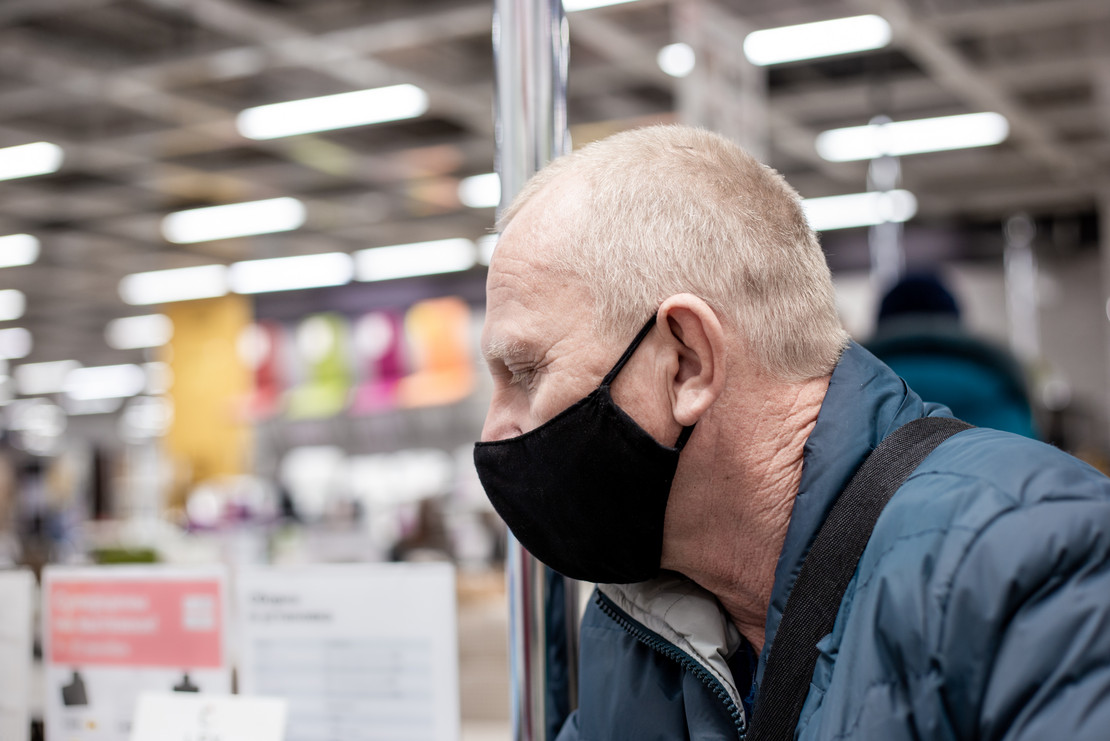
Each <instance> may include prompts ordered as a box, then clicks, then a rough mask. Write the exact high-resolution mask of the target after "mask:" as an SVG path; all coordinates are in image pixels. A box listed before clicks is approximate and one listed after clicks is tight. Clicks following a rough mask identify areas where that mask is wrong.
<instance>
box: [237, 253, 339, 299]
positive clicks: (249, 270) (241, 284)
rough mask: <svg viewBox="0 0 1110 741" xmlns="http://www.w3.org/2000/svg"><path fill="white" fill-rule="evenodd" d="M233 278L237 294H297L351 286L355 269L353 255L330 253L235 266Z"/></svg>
mask: <svg viewBox="0 0 1110 741" xmlns="http://www.w3.org/2000/svg"><path fill="white" fill-rule="evenodd" d="M230 275H231V290H233V291H235V292H236V293H268V292H270V291H296V290H300V289H302V288H320V287H322V286H341V285H343V284H344V283H349V282H350V280H351V278H352V276H353V275H354V265H353V263H352V261H351V256H350V255H348V254H346V253H343V252H328V253H324V254H321V255H298V256H296V257H272V258H269V259H266V260H246V261H244V262H237V263H235V264H234V265H232V266H231V274H230Z"/></svg>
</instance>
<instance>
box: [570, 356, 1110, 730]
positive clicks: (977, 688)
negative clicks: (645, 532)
mask: <svg viewBox="0 0 1110 741" xmlns="http://www.w3.org/2000/svg"><path fill="white" fill-rule="evenodd" d="M946 413H947V412H946V410H945V409H944V408H943V407H937V406H935V405H930V404H925V403H923V402H922V401H921V399H920V398H919V397H918V396H917V395H916V394H914V393H913V392H912V391H910V390H908V389H907V388H906V386H905V384H904V383H902V381H901V380H900V379H899V378H898V377H897V376H896V375H894V374H893V372H891V371H890V370H889V369H888V368H887V367H886V366H884V365H883V364H882V363H880V362H879V361H878V360H876V359H875V358H874V357H873V356H871V355H870V354H869V353H868V352H867V351H866V350H864V349H862V348H861V347H859V346H858V345H855V344H853V345H852V346H850V347H849V348H848V350H847V351H846V352H845V354H844V356H843V358H842V359H841V362H840V364H839V365H838V367H837V369H836V371H835V372H834V374H833V376H832V380H831V382H830V386H829V391H828V394H827V396H826V398H825V401H824V404H823V406H822V408H821V412H820V415H819V417H818V420H817V424H816V426H815V428H814V430H813V432H812V434H811V435H810V438H809V440H808V442H807V443H806V447H805V465H804V468H803V473H802V481H801V486H800V489H799V493H798V497H797V500H796V501H795V504H794V510H793V513H792V516H791V521H790V526H789V529H788V532H787V535H786V541H785V544H784V546H783V550H782V554H781V556H780V558H779V562H778V566H777V569H776V572H775V583H774V589H773V593H772V599H771V605H770V608H769V611H768V615H767V629H766V642H765V645H766V646H769V647H771V650H772V651H773V650H774V639H775V633H776V631H777V629H778V625H779V620H780V618H781V616H782V609H783V606H784V605H785V603H786V598H787V596H788V595H789V593H790V590H791V588H792V587H793V584H794V580H795V578H796V577H797V574H798V570H799V568H800V567H801V563H802V560H803V559H804V557H805V554H806V552H807V550H808V548H809V546H810V544H811V542H812V540H813V538H814V537H815V535H816V532H817V529H818V527H819V526H820V524H821V522H822V521H823V520H824V518H825V516H826V514H827V513H828V511H829V509H830V508H831V506H832V503H833V501H834V500H835V499H836V496H837V494H838V493H839V492H840V491H841V489H842V488H843V487H844V486H845V484H846V483H847V481H848V479H849V478H850V477H851V475H852V473H853V472H854V471H855V469H856V467H857V466H858V465H859V464H860V463H861V462H862V460H863V459H864V457H866V455H867V454H868V453H869V452H870V451H871V450H872V449H874V448H875V447H876V446H877V445H878V444H879V442H880V441H881V440H882V439H883V438H884V437H885V436H886V435H888V434H889V433H890V432H892V431H893V430H895V429H896V428H897V427H899V426H900V425H902V424H904V423H906V422H908V421H910V420H912V419H916V418H918V417H922V416H928V415H936V414H946ZM737 537H738V538H742V537H743V533H737ZM581 640H582V642H581V678H580V691H579V709H578V710H577V711H576V712H575V714H574V715H572V716H571V717H570V719H569V720H568V721H567V723H566V725H565V726H564V727H563V729H562V732H561V733H560V734H559V741H572V740H573V739H583V740H584V741H612V740H614V739H636V740H637V741H646V740H648V739H684V738H691V739H737V738H743V737H744V735H745V733H746V730H747V724H748V719H747V715H746V713H745V711H744V709H743V708H744V704H743V702H742V698H741V696H740V691H739V690H738V688H737V683H736V682H734V681H733V677H732V673H731V671H730V669H729V664H728V663H727V662H726V659H727V657H729V656H732V655H733V654H734V652H736V651H738V650H739V649H740V648H742V647H743V646H742V643H743V639H742V638H741V637H740V636H739V634H738V633H737V631H736V629H735V627H733V625H732V623H731V622H730V621H729V620H728V619H727V617H726V616H725V615H724V614H723V612H722V611H721V609H720V607H719V604H718V603H717V601H716V600H715V599H714V598H713V597H712V595H710V594H709V593H707V592H705V591H704V590H702V589H700V588H699V587H697V586H696V585H694V584H693V583H692V582H690V581H688V580H686V579H684V578H683V577H681V576H679V575H677V574H675V575H664V576H662V577H660V578H659V579H657V580H654V581H652V582H647V583H644V584H637V585H625V586H613V585H602V586H601V587H599V590H598V591H597V592H595V595H594V600H593V601H592V603H591V605H590V606H589V607H588V609H587V612H586V615H585V617H584V619H583V623H582V639H581ZM819 648H820V650H821V656H820V659H819V661H818V664H817V667H816V670H815V672H814V676H813V681H812V685H811V687H810V692H809V696H808V697H807V699H806V703H805V706H804V708H803V710H802V716H801V721H800V723H799V725H798V727H797V730H796V738H798V739H824V740H833V739H881V740H882V741H898V740H900V739H982V740H984V741H985V740H987V739H1035V740H1036V741H1046V740H1048V739H1070V740H1075V739H1092V740H1093V739H1099V740H1105V739H1110V479H1107V478H1106V477H1104V476H1102V475H1101V474H1100V473H1098V472H1097V471H1095V470H1094V469H1092V468H1090V467H1089V466H1087V465H1086V464H1083V463H1081V462H1079V461H1077V460H1076V459H1074V458H1071V457H1070V456H1067V455H1065V454H1064V453H1061V452H1059V451H1058V450H1056V449H1054V448H1051V447H1049V446H1047V445H1043V444H1041V443H1038V442H1035V441H1032V440H1029V439H1026V438H1022V437H1018V436H1016V435H1011V434H1008V433H1002V432H997V431H994V430H987V429H972V430H968V431H965V432H962V433H959V434H958V435H956V436H954V437H952V438H950V439H949V440H947V441H946V442H944V443H942V444H941V446H940V447H938V448H937V449H936V450H935V451H934V452H933V453H932V454H931V455H930V456H929V457H928V458H927V459H926V460H925V462H924V463H923V464H922V465H921V466H920V467H919V468H918V469H917V470H916V471H915V472H914V473H913V474H912V475H911V477H910V478H909V479H908V480H907V482H906V483H905V484H904V485H903V486H902V487H901V488H900V489H899V490H898V492H897V493H896V494H895V496H894V498H893V499H892V500H891V502H890V503H889V504H888V505H887V507H886V509H885V511H884V512H883V514H882V516H881V517H880V519H879V521H878V523H877V525H876V527H875V531H874V533H873V535H872V537H871V540H870V542H869V543H868V547H867V550H866V551H865V552H864V555H863V557H862V559H861V560H860V564H859V567H858V569H857V571H856V574H855V576H854V578H853V580H852V582H851V584H850V585H849V586H848V590H847V592H846V594H845V598H844V601H843V602H842V603H841V607H840V611H839V614H838V616H837V620H836V624H835V626H834V628H833V632H832V633H831V634H830V635H828V636H826V637H825V638H824V639H823V640H822V641H821V643H820V644H819ZM766 654H767V651H764V656H763V659H765V658H766ZM763 664H764V662H763V661H762V660H761V661H760V662H759V665H758V670H757V673H756V686H758V681H759V678H760V677H762V673H763V668H764V666H763ZM733 666H735V664H733Z"/></svg>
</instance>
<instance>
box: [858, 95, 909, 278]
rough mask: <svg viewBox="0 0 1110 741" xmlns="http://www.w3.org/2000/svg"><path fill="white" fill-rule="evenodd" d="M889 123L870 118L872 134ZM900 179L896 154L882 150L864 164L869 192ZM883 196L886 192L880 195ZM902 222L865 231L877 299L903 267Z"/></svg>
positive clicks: (883, 189) (878, 133) (891, 185)
mask: <svg viewBox="0 0 1110 741" xmlns="http://www.w3.org/2000/svg"><path fill="white" fill-rule="evenodd" d="M888 123H890V117H889V116H876V117H874V118H872V119H871V126H872V131H874V132H875V136H877V137H880V141H881V140H882V139H881V137H882V135H883V133H882V129H883V127H884V126H886V125H887V124H888ZM901 180H902V164H901V162H900V161H899V160H898V158H897V157H892V156H890V155H888V154H883V155H880V156H878V157H875V158H874V159H872V160H871V162H870V163H869V164H868V167H867V190H868V191H869V192H872V193H883V194H886V193H890V191H892V190H894V189H895V188H897V187H898V186H899V185H900V183H901ZM883 197H884V198H885V197H886V196H885V195H884V196H883ZM902 231H903V230H902V224H901V222H896V221H884V222H882V223H881V224H876V225H875V226H872V227H871V228H870V229H868V231H867V244H868V247H869V249H870V252H871V285H872V287H873V289H874V291H875V294H876V296H877V297H878V298H879V300H881V299H882V297H883V296H884V295H886V292H887V291H889V290H890V289H891V288H893V287H894V284H896V283H897V282H898V280H899V279H900V278H901V277H902V274H903V273H904V272H905V270H906V253H905V247H904V246H903V244H902Z"/></svg>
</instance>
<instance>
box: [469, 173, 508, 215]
mask: <svg viewBox="0 0 1110 741" xmlns="http://www.w3.org/2000/svg"><path fill="white" fill-rule="evenodd" d="M459 201H461V202H462V204H463V205H464V206H469V207H470V208H495V207H496V206H497V205H498V204H499V203H501V177H500V176H499V175H498V174H497V173H496V172H487V173H485V174H484V175H471V176H470V177H468V178H463V179H462V180H460V181H459Z"/></svg>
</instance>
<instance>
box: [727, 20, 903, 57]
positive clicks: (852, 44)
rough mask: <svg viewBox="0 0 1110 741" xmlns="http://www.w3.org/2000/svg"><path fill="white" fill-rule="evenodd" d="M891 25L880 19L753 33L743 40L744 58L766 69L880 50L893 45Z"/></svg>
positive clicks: (826, 22) (825, 22)
mask: <svg viewBox="0 0 1110 741" xmlns="http://www.w3.org/2000/svg"><path fill="white" fill-rule="evenodd" d="M890 38H891V32H890V24H889V23H887V22H886V21H885V20H884V19H883V18H881V17H880V16H877V15H857V16H853V17H851V18H838V19H836V20H832V21H818V22H817V23H803V24H801V25H798V26H782V27H780V28H766V29H764V30H762V31H753V32H751V33H750V34H748V36H747V38H745V39H744V56H746V57H747V58H748V61H749V62H751V63H752V64H756V65H759V66H761V67H762V66H765V65H768V64H781V63H782V62H794V61H798V60H801V59H816V58H817V57H831V56H834V55H836V54H848V53H850V52H855V51H867V50H869V49H881V48H882V47H884V46H886V45H887V44H889V43H890Z"/></svg>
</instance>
